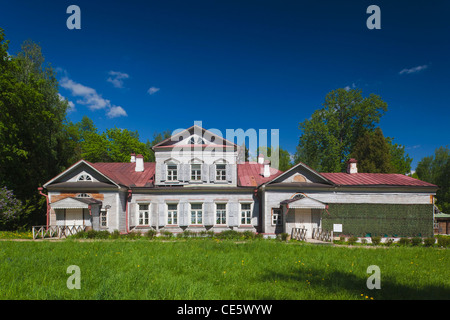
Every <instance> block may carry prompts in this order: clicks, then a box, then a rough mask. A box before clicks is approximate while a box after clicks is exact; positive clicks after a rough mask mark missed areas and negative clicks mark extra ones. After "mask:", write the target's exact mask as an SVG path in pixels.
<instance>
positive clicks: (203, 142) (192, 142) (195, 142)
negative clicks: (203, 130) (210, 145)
mask: <svg viewBox="0 0 450 320" xmlns="http://www.w3.org/2000/svg"><path fill="white" fill-rule="evenodd" d="M189 143H190V144H205V141H203V139H202V138H200V137H198V138H197V141H196V140H195V138H194V137H191V139H190V140H189Z"/></svg>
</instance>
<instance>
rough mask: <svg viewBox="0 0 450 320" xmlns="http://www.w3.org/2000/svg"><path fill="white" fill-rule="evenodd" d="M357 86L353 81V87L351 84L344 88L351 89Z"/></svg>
mask: <svg viewBox="0 0 450 320" xmlns="http://www.w3.org/2000/svg"><path fill="white" fill-rule="evenodd" d="M355 88H356V84H355V83H354V82H353V83H352V86H351V87H350V86H346V87H345V88H344V89H345V90H346V91H350V90H351V89H355Z"/></svg>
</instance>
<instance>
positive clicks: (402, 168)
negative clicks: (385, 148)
mask: <svg viewBox="0 0 450 320" xmlns="http://www.w3.org/2000/svg"><path fill="white" fill-rule="evenodd" d="M386 141H387V142H388V144H389V147H390V151H389V153H390V155H391V166H392V167H393V172H394V173H400V174H409V173H410V172H411V162H412V158H410V157H409V155H408V154H405V146H403V145H400V144H398V143H394V138H390V137H386Z"/></svg>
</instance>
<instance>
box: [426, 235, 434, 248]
mask: <svg viewBox="0 0 450 320" xmlns="http://www.w3.org/2000/svg"><path fill="white" fill-rule="evenodd" d="M435 243H436V239H435V238H434V237H430V238H425V239H424V240H423V245H424V246H425V247H432V246H434V244H435Z"/></svg>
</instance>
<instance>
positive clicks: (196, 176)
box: [191, 162, 202, 182]
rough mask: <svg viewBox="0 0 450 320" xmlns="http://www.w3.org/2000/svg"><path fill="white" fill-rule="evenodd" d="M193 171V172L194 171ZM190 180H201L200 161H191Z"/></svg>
mask: <svg viewBox="0 0 450 320" xmlns="http://www.w3.org/2000/svg"><path fill="white" fill-rule="evenodd" d="M193 166H199V167H200V168H199V169H194V168H193ZM194 171H195V172H194ZM191 181H194V182H200V181H202V164H201V163H195V162H194V163H191Z"/></svg>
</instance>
